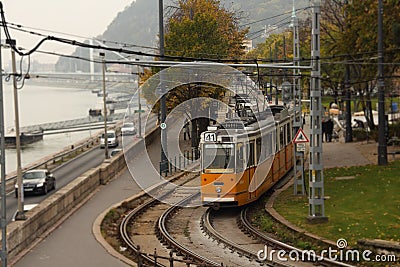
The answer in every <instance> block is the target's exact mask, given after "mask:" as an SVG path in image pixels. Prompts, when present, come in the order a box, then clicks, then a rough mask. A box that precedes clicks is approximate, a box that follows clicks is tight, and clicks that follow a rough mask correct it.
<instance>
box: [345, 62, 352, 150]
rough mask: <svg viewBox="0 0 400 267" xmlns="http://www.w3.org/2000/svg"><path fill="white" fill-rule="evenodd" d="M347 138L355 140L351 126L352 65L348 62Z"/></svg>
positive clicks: (346, 82)
mask: <svg viewBox="0 0 400 267" xmlns="http://www.w3.org/2000/svg"><path fill="white" fill-rule="evenodd" d="M345 90H346V138H345V142H346V143H349V142H353V129H352V128H351V91H350V67H349V64H347V62H346V80H345Z"/></svg>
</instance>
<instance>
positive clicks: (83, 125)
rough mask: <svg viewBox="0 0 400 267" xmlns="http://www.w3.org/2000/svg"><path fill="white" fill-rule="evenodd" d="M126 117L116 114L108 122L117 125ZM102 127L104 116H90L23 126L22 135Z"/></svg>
mask: <svg viewBox="0 0 400 267" xmlns="http://www.w3.org/2000/svg"><path fill="white" fill-rule="evenodd" d="M124 116H125V113H114V114H112V115H109V116H108V118H107V122H109V123H115V122H116V121H119V120H122V119H123V118H124ZM102 127H104V119H103V117H102V116H96V117H92V116H88V117H84V118H79V119H73V120H65V121H58V122H49V123H42V124H37V125H30V126H23V127H21V128H20V131H21V133H32V132H42V131H43V134H54V133H60V131H61V132H63V130H67V129H68V131H69V132H71V131H80V130H89V129H98V128H102ZM46 132H47V133H46ZM64 132H65V131H64Z"/></svg>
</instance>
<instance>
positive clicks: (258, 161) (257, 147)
mask: <svg viewBox="0 0 400 267" xmlns="http://www.w3.org/2000/svg"><path fill="white" fill-rule="evenodd" d="M260 158H261V138H257V140H256V163H260ZM262 158H265V156H264V155H263V157H262Z"/></svg>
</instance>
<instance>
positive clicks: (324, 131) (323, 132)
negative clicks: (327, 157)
mask: <svg viewBox="0 0 400 267" xmlns="http://www.w3.org/2000/svg"><path fill="white" fill-rule="evenodd" d="M324 138H325V141H327V140H326V122H325V120H324V119H322V142H324Z"/></svg>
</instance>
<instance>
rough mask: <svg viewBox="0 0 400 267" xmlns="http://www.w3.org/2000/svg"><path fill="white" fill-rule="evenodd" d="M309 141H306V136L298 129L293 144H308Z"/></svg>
mask: <svg viewBox="0 0 400 267" xmlns="http://www.w3.org/2000/svg"><path fill="white" fill-rule="evenodd" d="M308 142H310V140H308V138H307V136H306V134H305V133H304V132H303V129H301V128H299V130H298V131H297V133H296V136H295V137H294V139H293V143H295V144H298V143H308Z"/></svg>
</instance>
